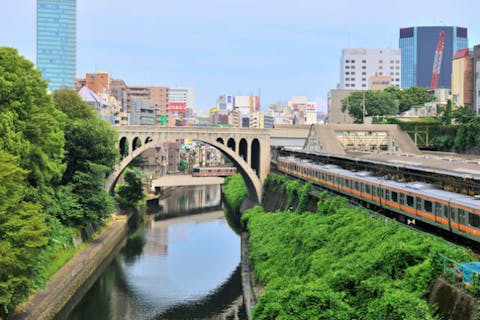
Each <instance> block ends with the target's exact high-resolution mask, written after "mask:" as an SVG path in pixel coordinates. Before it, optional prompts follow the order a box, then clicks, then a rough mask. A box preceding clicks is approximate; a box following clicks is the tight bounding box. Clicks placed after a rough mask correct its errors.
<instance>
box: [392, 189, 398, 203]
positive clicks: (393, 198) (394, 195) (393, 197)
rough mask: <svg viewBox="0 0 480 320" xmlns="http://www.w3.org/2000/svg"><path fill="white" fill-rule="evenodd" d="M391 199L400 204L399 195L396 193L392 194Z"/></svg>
mask: <svg viewBox="0 0 480 320" xmlns="http://www.w3.org/2000/svg"><path fill="white" fill-rule="evenodd" d="M390 198H391V199H392V201H395V202H398V193H397V192H395V191H392V192H391V193H390Z"/></svg>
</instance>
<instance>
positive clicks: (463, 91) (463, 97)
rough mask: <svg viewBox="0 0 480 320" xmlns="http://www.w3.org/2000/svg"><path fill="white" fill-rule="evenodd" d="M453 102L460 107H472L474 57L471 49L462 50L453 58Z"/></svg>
mask: <svg viewBox="0 0 480 320" xmlns="http://www.w3.org/2000/svg"><path fill="white" fill-rule="evenodd" d="M452 102H453V104H454V105H455V106H458V107H460V106H462V107H469V108H470V107H472V102H473V57H472V56H471V55H470V50H469V49H460V50H458V51H457V53H455V56H453V61H452Z"/></svg>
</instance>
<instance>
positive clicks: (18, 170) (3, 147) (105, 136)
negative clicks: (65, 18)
mask: <svg viewBox="0 0 480 320" xmlns="http://www.w3.org/2000/svg"><path fill="white" fill-rule="evenodd" d="M116 140H117V137H116V132H115V131H114V130H113V129H112V128H111V126H110V124H109V123H108V122H106V121H104V120H102V119H101V118H100V117H99V116H98V115H97V114H96V112H95V111H94V110H93V109H92V108H91V107H90V106H88V105H86V104H85V103H84V102H83V101H82V100H81V99H80V97H79V96H78V94H77V93H76V92H75V91H72V90H60V91H57V92H55V93H54V94H53V95H50V94H48V93H47V85H46V82H45V81H43V80H41V75H40V71H38V70H36V69H35V68H34V66H33V63H31V62H30V61H28V60H26V59H25V58H23V57H21V56H19V55H18V52H17V50H15V49H13V48H4V47H0V256H1V257H2V259H0V319H5V318H6V316H7V315H8V314H9V313H10V312H11V311H12V309H13V308H14V307H15V306H16V305H18V304H19V303H21V302H22V301H24V300H25V299H26V298H27V297H28V295H29V294H30V293H31V292H32V289H35V288H41V287H42V286H43V284H44V283H45V281H46V280H47V278H48V277H49V276H50V275H51V274H52V273H54V272H55V271H56V270H53V269H55V268H57V267H60V266H61V264H62V263H64V262H65V261H66V260H68V259H69V258H70V257H71V255H73V252H72V249H70V248H71V247H72V246H73V239H74V238H79V237H80V236H83V238H84V239H88V238H89V237H90V236H91V235H92V234H93V232H94V231H95V229H96V228H97V227H98V226H100V225H102V224H104V222H105V219H106V218H107V217H109V215H110V214H111V213H113V211H114V200H113V198H112V197H111V196H110V195H109V194H108V193H107V192H106V191H105V189H104V184H105V177H106V176H107V175H108V174H109V173H110V172H111V171H112V170H113V166H114V164H115V162H116V161H117V158H118V152H117V151H116V149H115V141H116ZM73 251H74V250H73ZM52 266H56V267H54V268H53V269H52Z"/></svg>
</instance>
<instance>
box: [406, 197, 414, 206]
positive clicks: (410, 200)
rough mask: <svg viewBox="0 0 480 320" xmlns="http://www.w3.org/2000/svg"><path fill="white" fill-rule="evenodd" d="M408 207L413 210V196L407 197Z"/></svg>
mask: <svg viewBox="0 0 480 320" xmlns="http://www.w3.org/2000/svg"><path fill="white" fill-rule="evenodd" d="M407 206H409V207H412V208H413V197H412V196H409V195H407Z"/></svg>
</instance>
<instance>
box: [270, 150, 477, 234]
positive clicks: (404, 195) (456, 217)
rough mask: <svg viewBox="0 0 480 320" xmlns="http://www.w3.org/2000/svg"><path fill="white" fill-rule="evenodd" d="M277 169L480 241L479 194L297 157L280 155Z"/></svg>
mask: <svg viewBox="0 0 480 320" xmlns="http://www.w3.org/2000/svg"><path fill="white" fill-rule="evenodd" d="M277 169H278V170H279V171H281V172H284V173H288V174H290V175H292V176H295V177H299V178H302V179H304V180H309V181H312V182H313V183H315V184H318V185H320V186H322V187H324V188H326V189H329V190H332V191H334V192H336V193H339V194H343V195H346V196H348V197H352V198H356V199H358V200H360V201H362V202H365V203H369V204H372V205H373V206H376V207H378V208H383V209H385V210H389V211H391V212H396V213H398V214H400V215H403V216H405V217H407V218H409V219H412V220H413V219H415V220H419V221H422V222H424V223H426V224H429V225H432V226H434V227H437V228H441V229H444V230H446V231H447V232H449V233H453V234H456V235H459V236H461V237H464V238H468V239H471V240H474V241H476V242H480V199H477V198H476V197H472V196H468V195H464V194H459V193H454V192H449V191H445V190H442V189H438V188H436V187H435V186H433V185H431V184H425V183H420V182H401V181H396V180H389V179H385V178H384V177H379V176H373V175H372V174H371V173H369V172H367V171H361V172H353V171H350V170H346V169H342V168H340V167H338V166H336V165H331V164H318V163H314V162H312V161H310V160H302V159H298V158H295V157H278V159H277Z"/></svg>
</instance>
